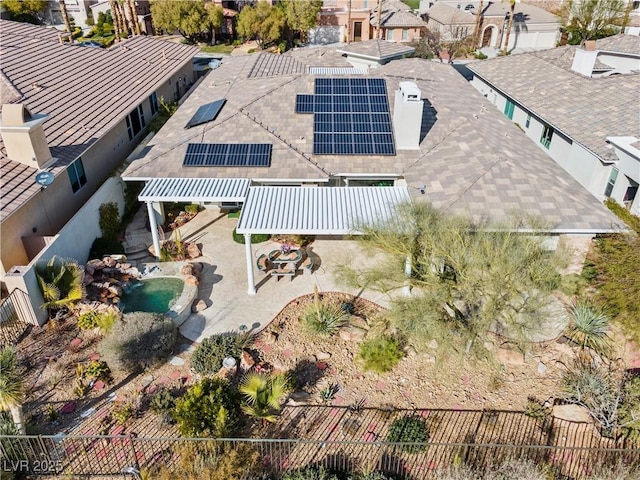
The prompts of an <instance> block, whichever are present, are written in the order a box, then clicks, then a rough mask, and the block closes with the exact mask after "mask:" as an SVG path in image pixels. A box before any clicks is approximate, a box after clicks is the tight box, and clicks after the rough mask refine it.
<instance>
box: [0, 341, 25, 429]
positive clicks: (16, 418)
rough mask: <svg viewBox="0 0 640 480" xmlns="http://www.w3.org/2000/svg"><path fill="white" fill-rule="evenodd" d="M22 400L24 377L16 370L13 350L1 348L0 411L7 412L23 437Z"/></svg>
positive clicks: (16, 365) (16, 362) (16, 364)
mask: <svg viewBox="0 0 640 480" xmlns="http://www.w3.org/2000/svg"><path fill="white" fill-rule="evenodd" d="M23 400H24V377H23V376H22V374H21V372H20V371H19V368H18V360H17V358H16V351H15V348H13V347H3V348H1V349H0V411H6V410H9V411H10V412H11V416H12V417H13V422H14V423H15V425H16V428H17V429H18V431H19V432H20V433H21V434H23V435H24V434H25V433H26V431H25V425H24V418H23V413H22V402H23Z"/></svg>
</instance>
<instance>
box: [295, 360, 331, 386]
mask: <svg viewBox="0 0 640 480" xmlns="http://www.w3.org/2000/svg"><path fill="white" fill-rule="evenodd" d="M291 375H292V377H293V380H294V381H295V382H296V387H297V388H298V390H307V389H310V388H313V387H315V385H316V384H317V383H318V381H319V380H320V379H321V378H322V377H323V376H324V371H323V370H320V369H319V368H318V365H317V364H316V362H312V361H310V360H306V359H305V360H300V361H299V362H298V363H297V364H296V366H295V367H294V368H293V371H292V372H291Z"/></svg>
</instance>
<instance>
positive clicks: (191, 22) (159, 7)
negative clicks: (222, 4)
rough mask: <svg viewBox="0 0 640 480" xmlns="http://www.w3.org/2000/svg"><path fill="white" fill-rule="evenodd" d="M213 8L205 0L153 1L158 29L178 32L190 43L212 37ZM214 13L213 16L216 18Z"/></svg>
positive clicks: (154, 20)
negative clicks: (207, 5)
mask: <svg viewBox="0 0 640 480" xmlns="http://www.w3.org/2000/svg"><path fill="white" fill-rule="evenodd" d="M211 10H215V7H212V8H211V9H207V8H206V5H205V2H204V1H203V0H156V1H154V2H152V3H151V16H152V18H153V26H154V28H155V29H156V30H159V31H164V32H166V33H169V34H171V33H174V32H176V31H177V32H178V33H179V34H180V35H182V36H183V37H184V38H185V39H186V40H187V41H188V42H189V43H196V42H198V41H209V40H210V38H211V28H212V24H211V20H212V16H211V15H212V13H211ZM216 15H217V14H216V13H215V12H214V13H213V18H216Z"/></svg>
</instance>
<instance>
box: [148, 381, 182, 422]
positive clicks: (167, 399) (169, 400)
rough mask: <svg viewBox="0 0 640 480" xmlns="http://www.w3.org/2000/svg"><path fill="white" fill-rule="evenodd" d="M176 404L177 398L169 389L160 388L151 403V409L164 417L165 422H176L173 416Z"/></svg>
mask: <svg viewBox="0 0 640 480" xmlns="http://www.w3.org/2000/svg"><path fill="white" fill-rule="evenodd" d="M175 406H176V399H175V397H174V396H173V395H172V394H171V392H170V391H169V390H166V389H165V390H160V391H159V392H158V393H156V394H155V395H154V396H153V398H152V399H151V402H150V404H149V408H151V411H153V412H155V413H157V414H158V415H160V416H161V417H162V420H163V421H164V422H165V423H168V424H173V423H176V421H175V419H174V418H173V409H174V408H175Z"/></svg>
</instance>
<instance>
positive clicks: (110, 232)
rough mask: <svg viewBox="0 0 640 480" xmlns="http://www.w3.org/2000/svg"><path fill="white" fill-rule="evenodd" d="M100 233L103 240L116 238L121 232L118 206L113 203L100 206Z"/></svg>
mask: <svg viewBox="0 0 640 480" xmlns="http://www.w3.org/2000/svg"><path fill="white" fill-rule="evenodd" d="M99 212H100V220H99V224H100V231H101V232H102V236H103V237H104V238H116V237H117V236H118V234H119V233H120V230H122V223H120V212H119V211H118V204H117V203H115V202H109V203H103V204H102V205H100V209H99Z"/></svg>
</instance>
